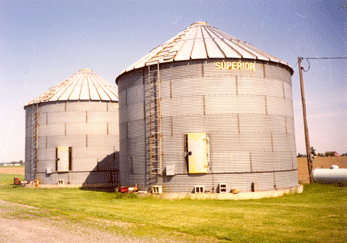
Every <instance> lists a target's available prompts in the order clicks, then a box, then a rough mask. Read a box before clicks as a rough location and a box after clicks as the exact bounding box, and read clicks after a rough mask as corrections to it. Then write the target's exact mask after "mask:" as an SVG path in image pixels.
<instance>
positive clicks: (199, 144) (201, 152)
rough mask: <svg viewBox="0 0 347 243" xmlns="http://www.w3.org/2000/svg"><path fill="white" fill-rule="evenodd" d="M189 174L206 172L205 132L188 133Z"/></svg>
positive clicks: (206, 137)
mask: <svg viewBox="0 0 347 243" xmlns="http://www.w3.org/2000/svg"><path fill="white" fill-rule="evenodd" d="M187 143H188V166H189V174H206V173H207V172H208V163H209V139H208V136H207V134H206V133H188V134H187Z"/></svg>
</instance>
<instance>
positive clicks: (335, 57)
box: [303, 57, 347, 59]
mask: <svg viewBox="0 0 347 243" xmlns="http://www.w3.org/2000/svg"><path fill="white" fill-rule="evenodd" d="M303 58H304V59H347V57H303Z"/></svg>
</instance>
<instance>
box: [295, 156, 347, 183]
mask: <svg viewBox="0 0 347 243" xmlns="http://www.w3.org/2000/svg"><path fill="white" fill-rule="evenodd" d="M297 163H298V176H299V181H300V182H302V183H309V180H308V169H307V159H306V158H297ZM332 165H338V166H339V167H340V168H347V157H346V156H343V157H342V156H335V157H316V158H315V160H314V161H313V169H316V168H326V169H328V168H330V166H332ZM305 179H306V180H305ZM304 180H305V181H304Z"/></svg>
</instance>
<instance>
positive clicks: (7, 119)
mask: <svg viewBox="0 0 347 243" xmlns="http://www.w3.org/2000/svg"><path fill="white" fill-rule="evenodd" d="M197 21H205V22H207V23H209V24H210V25H212V26H214V27H216V28H218V29H220V30H221V31H223V32H225V33H228V34H230V35H232V36H234V37H236V38H238V39H241V40H244V41H246V42H249V43H251V44H253V45H254V46H256V47H257V48H259V49H261V50H263V51H265V52H267V53H269V54H271V55H273V56H275V57H278V58H280V59H282V60H284V61H286V62H288V63H289V64H290V65H292V67H294V71H295V72H294V75H293V77H292V82H293V104H294V115H295V130H296V145H297V152H299V153H305V141H304V132H303V121H302V108H301V98H300V86H299V74H298V65H297V60H298V57H299V56H302V57H342V56H344V57H346V56H347V46H346V40H347V3H346V2H345V1H336V0H326V1H319V0H314V1H313V0H311V1H306V0H292V1H279V0H276V1H271V0H268V1H265V0H262V1H260V0H259V1H256V0H254V1H250V0H240V1H238V0H235V1H232V0H229V1H223V0H220V1H218V0H214V1H208V0H201V1H194V0H193V1H187V0H186V1H174V0H171V1H159V0H156V1H141V0H134V1H111V0H110V1H88V0H86V1H82V0H81V1H80V0H70V1H67V0H51V1H41V0H31V1H16V0H12V1H7V0H0V104H1V105H0V114H1V115H0V162H5V161H14V160H21V159H23V160H24V147H25V140H24V137H25V117H24V114H25V113H24V109H23V107H24V105H25V104H26V103H28V102H29V101H30V100H32V99H34V98H35V97H37V96H38V95H40V94H42V93H44V92H45V91H47V90H48V89H49V88H50V87H53V86H55V85H57V84H58V83H60V82H62V81H64V80H65V79H67V78H68V77H70V76H71V75H73V74H75V73H76V72H78V70H80V69H82V68H89V69H92V70H93V71H94V72H95V73H97V74H98V75H100V76H101V77H103V78H104V79H106V80H108V81H110V82H112V83H114V80H115V78H116V77H117V75H118V74H119V73H120V72H121V71H122V70H123V69H125V68H126V67H128V66H129V65H130V64H132V63H134V62H135V61H137V60H138V59H140V58H141V57H143V56H144V55H146V54H147V53H148V52H149V51H150V50H152V49H153V48H154V47H156V46H158V45H160V44H162V43H164V42H165V41H167V40H168V39H170V38H171V37H173V36H174V35H176V34H177V33H179V32H180V31H182V30H183V29H185V28H187V27H188V26H189V25H190V24H192V23H194V22H197ZM308 65H309V64H308V63H307V61H304V62H303V66H304V67H305V69H307V68H308ZM346 76H347V60H346V59H344V60H310V69H309V71H308V72H305V73H304V80H305V92H306V100H307V112H308V126H309V133H310V143H311V146H314V147H315V148H316V149H317V151H318V152H325V151H330V150H336V151H338V152H339V153H345V152H347V128H346V127H347V79H346Z"/></svg>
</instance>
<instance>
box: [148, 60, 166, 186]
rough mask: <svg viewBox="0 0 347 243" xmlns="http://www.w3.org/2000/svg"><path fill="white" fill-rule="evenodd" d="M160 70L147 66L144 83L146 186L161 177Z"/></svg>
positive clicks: (154, 182)
mask: <svg viewBox="0 0 347 243" xmlns="http://www.w3.org/2000/svg"><path fill="white" fill-rule="evenodd" d="M160 82H161V80H160V70H159V62H157V65H156V66H155V65H152V66H151V65H148V76H147V79H146V83H145V127H146V131H145V133H146V164H145V170H146V186H152V185H155V184H156V183H157V182H158V177H159V176H160V175H162V134H161V98H160Z"/></svg>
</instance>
